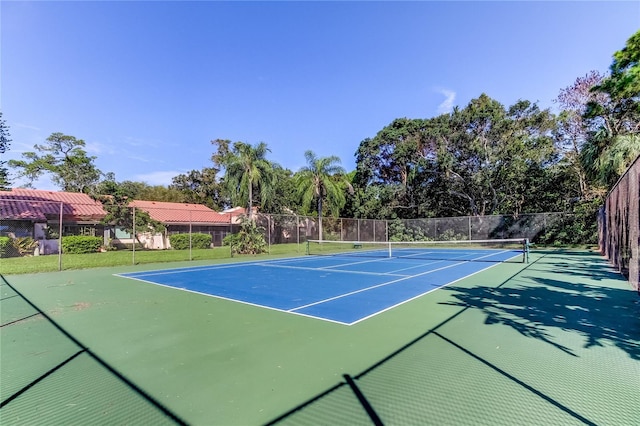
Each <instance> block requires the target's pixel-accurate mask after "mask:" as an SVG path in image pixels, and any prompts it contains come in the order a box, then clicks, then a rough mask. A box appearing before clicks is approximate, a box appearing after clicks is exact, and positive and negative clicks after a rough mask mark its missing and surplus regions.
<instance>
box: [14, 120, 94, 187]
mask: <svg viewBox="0 0 640 426" xmlns="http://www.w3.org/2000/svg"><path fill="white" fill-rule="evenodd" d="M85 145H86V144H85V142H84V141H83V140H82V139H76V138H75V137H74V136H68V135H64V134H62V133H52V134H51V136H49V137H48V138H47V140H46V143H45V144H43V145H38V144H36V145H34V148H35V150H36V151H35V152H33V151H32V152H25V153H24V154H22V157H23V158H24V160H9V166H11V167H14V168H17V169H21V170H22V171H21V172H19V174H18V177H24V178H26V179H27V180H28V185H32V184H33V181H35V180H36V179H38V178H39V177H40V176H42V175H43V174H44V173H49V174H51V180H52V181H53V182H54V183H55V184H56V185H58V186H59V187H60V188H61V189H62V190H63V191H70V192H84V193H88V192H90V190H91V189H92V188H93V187H95V185H96V184H97V183H98V182H99V180H100V177H101V176H102V172H100V170H99V169H98V168H97V167H96V166H95V164H94V163H93V161H94V160H95V159H96V157H89V156H87V153H86V151H85V150H84V149H83V148H84V146H85Z"/></svg>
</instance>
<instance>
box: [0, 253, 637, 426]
mask: <svg viewBox="0 0 640 426" xmlns="http://www.w3.org/2000/svg"><path fill="white" fill-rule="evenodd" d="M169 266H174V265H167V264H163V265H162V267H163V268H164V267H169ZM155 267H156V266H154V265H145V266H137V267H122V268H109V269H92V270H81V271H63V272H59V273H51V274H34V275H15V276H8V277H6V278H7V280H8V281H9V282H10V283H11V284H12V285H15V286H16V288H17V289H18V290H19V291H21V292H23V293H24V294H25V295H26V296H27V297H28V298H29V299H30V300H31V301H32V302H33V303H35V304H36V305H37V306H38V307H39V308H41V309H42V310H43V311H45V312H46V313H47V314H48V315H50V316H51V317H52V318H53V319H54V320H55V321H56V322H58V323H59V324H60V325H61V326H62V327H64V329H66V330H67V331H68V332H69V333H71V334H72V335H73V336H74V337H75V338H76V339H78V340H79V341H80V342H81V344H82V345H83V346H85V347H87V348H89V349H90V350H91V351H92V352H94V353H95V354H97V355H98V356H99V357H101V358H102V359H103V360H105V361H106V362H107V363H108V364H109V365H111V366H112V367H114V368H115V369H116V370H117V371H118V372H120V373H121V374H122V375H123V376H125V377H126V378H128V379H129V380H131V381H132V382H134V383H135V384H136V385H137V386H138V387H140V388H141V389H142V390H143V391H144V392H147V393H148V394H150V395H151V396H152V397H153V398H155V399H156V400H158V401H159V402H160V403H161V404H163V405H164V406H165V407H167V408H168V409H170V410H171V411H172V412H174V413H175V414H176V415H177V416H178V417H180V418H181V419H183V420H185V421H186V422H187V423H190V424H194V425H209V424H222V425H235V424H238V425H256V424H264V423H267V422H269V421H271V420H274V419H276V418H278V417H279V416H281V415H283V414H285V413H287V412H289V411H290V410H291V409H293V408H295V407H297V406H299V405H300V404H302V403H304V402H306V401H309V400H310V399H311V398H313V397H316V396H318V395H320V394H322V393H323V392H325V391H327V390H329V389H330V388H332V387H334V386H336V385H339V384H340V383H343V375H344V374H349V375H351V376H354V377H355V378H356V384H357V385H358V386H359V387H360V389H361V390H362V392H363V394H364V395H365V397H366V398H367V399H368V400H369V402H371V404H372V406H373V408H374V410H376V412H377V413H378V415H379V416H380V418H381V419H382V420H383V422H384V423H385V424H444V423H448V424H491V425H498V424H505V425H506V424H509V425H511V424H573V423H575V424H579V423H589V422H591V423H594V424H616V425H619V424H634V422H635V424H637V419H639V418H640V404H639V403H638V389H639V388H640V303H638V296H637V293H636V292H634V291H633V290H631V289H630V288H629V285H628V283H627V282H626V281H624V280H623V279H622V277H620V276H619V275H618V274H616V273H615V272H614V271H612V270H611V268H610V267H609V266H608V265H607V264H606V262H605V260H604V259H602V258H601V257H600V256H599V255H598V254H596V253H591V252H587V251H566V252H536V253H533V254H532V262H531V263H529V264H528V265H525V264H500V265H496V266H494V267H492V268H491V269H489V270H487V271H485V272H482V273H479V274H476V275H474V276H472V277H469V278H467V279H465V280H463V281H460V282H457V283H455V284H452V285H451V286H449V287H447V288H445V289H441V290H439V291H436V292H433V293H430V294H428V295H425V296H423V297H421V298H418V299H416V300H413V301H411V302H409V303H406V304H404V305H402V306H399V307H397V308H394V309H392V310H390V311H387V312H385V313H383V314H380V315H378V316H376V317H373V318H371V319H368V320H366V321H363V322H361V323H359V324H356V325H354V326H350V327H349V326H344V325H338V324H333V323H329V322H323V321H319V320H315V319H310V318H304V317H300V316H295V315H289V314H286V313H281V312H276V311H271V310H267V309H263V308H258V307H253V306H248V305H243V304H239V303H235V302H231V301H225V300H219V299H216V298H212V297H206V296H202V295H197V294H192V293H187V292H182V291H177V290H175V289H170V288H164V287H160V286H155V285H152V284H146V283H143V282H136V281H132V280H127V279H123V278H119V277H115V276H113V274H114V273H118V272H126V271H132V270H142V269H155ZM14 299H15V298H7V299H4V300H3V302H2V304H1V305H0V307H2V311H3V312H2V318H3V323H4V322H6V321H7V320H8V319H10V318H11V316H12V315H16V318H17V317H18V315H19V313H20V312H22V311H23V310H24V306H21V305H20V303H18V302H17V299H16V300H14ZM8 301H11V304H6V306H7V308H5V302H8ZM5 309H7V311H6V312H4V311H5ZM14 311H15V314H14ZM47 327H48V325H47V324H46V321H45V320H44V319H42V318H41V317H35V318H32V319H30V320H26V321H23V322H19V323H16V324H13V325H9V326H6V327H3V328H2V334H1V335H0V345H1V346H0V349H1V352H0V355H1V358H0V367H1V370H0V372H1V374H2V382H1V388H0V389H1V391H2V398H3V399H4V398H6V397H7V396H8V395H10V394H11V393H12V391H13V390H15V389H16V387H18V388H19V386H20V385H21V384H22V383H24V382H25V381H27V382H28V381H29V380H32V378H33V377H37V376H38V375H39V374H41V372H42V371H43V369H45V370H46V368H47V365H48V364H47V363H49V364H50V365H55V363H56V362H58V360H59V359H60V358H61V357H64V356H65V355H64V354H66V353H68V352H70V349H69V345H70V344H69V342H68V341H65V340H64V339H61V338H60V337H59V336H58V337H57V338H55V339H54V338H52V337H50V336H53V335H54V334H56V333H55V332H51V331H47ZM38 336H39V337H38ZM47 336H49V337H47ZM38 342H40V343H41V344H40V345H38ZM72 346H73V345H72ZM80 358H84V356H81V357H80ZM80 362H81V361H80V360H74V361H71V362H70V363H69V364H68V365H67V366H65V368H67V369H68V370H69V372H68V373H67V374H66V375H65V374H62V372H61V373H60V374H57V373H56V374H57V376H59V377H57V378H56V379H55V380H53V379H46V380H44V381H43V384H42V385H36V386H34V387H33V388H32V389H30V390H28V391H26V392H25V393H24V394H23V395H21V396H20V397H18V398H17V399H15V400H14V401H12V402H10V403H9V404H7V405H6V406H5V407H4V408H2V410H0V420H1V421H2V423H3V424H5V422H6V424H12V423H15V424H29V423H28V422H25V421H24V419H26V418H28V416H27V415H26V413H28V412H33V411H34V410H36V411H37V412H38V413H41V415H43V416H46V413H47V412H48V413H49V415H50V416H51V419H52V420H53V421H52V423H56V421H55V420H56V419H66V420H69V419H71V420H73V419H74V418H78V419H86V418H87V417H86V415H87V413H90V414H91V415H94V414H95V417H93V418H94V419H95V420H96V421H95V423H96V424H100V423H102V424H114V423H120V422H121V419H126V418H128V416H131V417H130V418H131V419H132V421H131V422H130V423H131V424H136V423H139V422H137V421H134V420H133V419H137V418H138V417H136V415H139V413H140V412H141V411H144V410H145V409H147V408H148V407H146V405H145V403H144V402H141V403H131V404H126V403H125V404H122V403H121V402H118V401H120V399H122V398H120V399H119V398H116V397H115V395H120V394H123V393H126V392H130V390H128V389H124V390H123V389H121V387H122V385H121V383H120V384H118V385H115V384H114V385H108V386H110V387H109V389H110V390H109V391H108V394H109V395H114V397H113V398H110V400H113V404H110V405H109V407H108V409H107V408H105V406H104V405H100V404H97V403H96V401H93V402H92V399H91V397H90V395H95V393H96V390H95V389H94V388H95V382H99V380H94V381H91V383H86V381H82V380H78V378H77V377H75V376H74V374H73V372H72V371H71V370H73V369H74V368H75V367H74V366H75V365H76V364H79V363H80ZM82 362H83V363H85V364H86V363H87V362H88V361H86V360H84V359H83V360H82ZM82 368H87V367H82ZM82 368H81V366H80V367H78V370H81V369H82ZM98 369H99V367H98ZM61 370H62V369H61ZM92 371H93V370H92ZM96 374H98V373H96ZM100 374H102V373H100ZM65 377H66V378H65ZM56 386H58V387H60V388H61V389H65V392H56V391H55V390H54V389H55V387H56ZM45 387H46V389H47V390H48V391H47V392H43V391H42V389H44V388H45ZM70 389H71V390H74V391H75V392H69V390H70ZM48 393H53V394H55V398H53V397H51V398H48V399H47V398H46V395H47V394H48ZM73 398H75V399H73ZM71 400H73V401H74V402H72V403H71V405H70V402H69V401H71ZM126 400H127V401H128V400H130V399H129V398H127V399H126ZM74 404H75V405H74ZM118 404H119V405H120V407H121V408H120V409H119V408H118ZM141 406H144V409H142V408H140V407H141ZM55 407H58V408H57V409H56V408H55ZM65 407H66V408H65ZM78 413H82V415H83V416H85V417H74V415H78V416H79V414H78ZM150 416H152V415H151V414H150ZM21 419H22V420H21ZM149 419H151V417H149ZM57 423H60V422H57ZM64 423H65V424H70V423H69V422H67V421H65V422H64ZM75 423H77V424H82V423H83V421H82V420H79V421H76V422H75ZM282 423H284V424H359V423H362V424H367V423H368V417H367V415H366V413H365V411H364V410H363V409H362V407H361V406H360V405H359V403H358V402H357V400H356V399H355V397H354V394H353V392H352V391H351V390H350V389H349V388H348V387H347V386H346V385H342V386H339V387H338V388H337V390H335V391H334V392H330V393H328V394H326V395H324V396H322V397H320V398H318V399H317V400H316V401H314V402H313V403H311V404H309V405H307V406H305V407H304V408H301V409H300V410H298V411H296V412H294V413H292V414H291V415H289V416H287V417H285V418H284V419H283V420H282ZM85 424H86V423H85Z"/></svg>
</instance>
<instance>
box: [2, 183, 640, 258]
mask: <svg viewBox="0 0 640 426" xmlns="http://www.w3.org/2000/svg"><path fill="white" fill-rule="evenodd" d="M636 193H637V190H636ZM5 194H11V193H10V192H9V193H2V194H0V257H2V258H7V257H24V258H29V257H31V258H33V260H32V261H33V262H37V261H38V260H37V259H38V258H40V259H42V256H47V257H50V256H51V255H57V256H58V269H62V268H63V266H62V265H63V260H64V258H65V256H67V255H71V254H74V253H79V252H82V250H84V252H92V253H94V252H118V253H119V256H130V260H131V263H132V264H135V263H137V262H138V261H139V260H140V259H141V258H142V257H144V256H149V257H150V259H151V260H148V261H157V262H162V261H180V260H194V259H211V258H225V257H230V256H231V250H230V248H229V247H228V246H225V237H226V236H227V235H229V234H233V233H236V232H238V230H239V229H240V221H239V219H240V214H241V213H234V214H231V213H225V212H223V213H218V212H214V211H213V210H210V209H208V208H206V207H204V206H198V205H182V204H180V205H178V206H179V207H178V206H176V208H167V207H166V204H168V203H157V206H151V207H150V206H146V207H144V208H143V207H131V206H128V207H121V208H119V210H117V216H118V221H117V222H114V221H113V220H112V221H111V223H120V224H121V225H119V226H117V225H110V224H109V223H108V222H109V220H105V216H106V215H107V212H106V211H105V210H104V208H103V207H102V205H101V204H100V203H98V202H95V203H86V204H78V203H68V202H59V201H55V202H53V201H43V200H31V199H25V198H21V199H11V198H10V197H8V196H5ZM149 203H150V205H151V204H154V203H152V202H149ZM112 214H113V212H112ZM572 216H573V215H570V214H565V213H540V214H524V215H520V216H518V217H513V216H507V215H504V216H464V217H448V218H428V219H403V220H401V219H396V220H374V219H353V218H334V217H324V218H322V225H321V224H320V221H319V220H318V218H317V217H311V216H300V215H294V214H291V215H271V214H257V215H256V216H255V219H256V222H257V225H258V226H259V229H261V230H262V232H263V233H264V238H265V242H266V243H267V247H268V249H269V251H271V249H272V247H273V246H278V245H283V244H290V245H293V246H294V247H292V248H291V250H290V252H292V253H304V252H305V249H304V247H305V245H306V242H307V240H318V239H322V240H329V241H362V242H369V241H375V242H385V241H451V240H487V239H505V238H523V239H524V238H528V239H529V240H531V241H532V242H536V241H541V242H545V243H548V241H550V240H553V235H552V234H551V230H554V229H558V227H559V226H560V227H562V226H563V224H565V223H567V222H568V221H570V220H571V217H572ZM636 217H637V216H636ZM636 223H637V220H636ZM320 229H322V235H320ZM71 236H84V237H91V238H90V239H91V241H92V243H91V244H92V245H87V244H85V243H82V244H85V245H82V244H81V245H82V247H81V249H82V250H80V251H78V250H77V249H73V248H71V247H70V246H68V244H67V243H65V241H70V240H67V239H66V238H65V237H71ZM76 244H79V243H76ZM125 253H129V254H128V255H127V254H125ZM150 253H153V254H150ZM151 256H152V257H151ZM103 257H106V255H105V256H103ZM93 261H95V265H93V263H92V262H93ZM87 262H89V263H88V264H86V265H83V267H91V266H98V265H101V264H102V262H101V259H100V256H99V255H98V256H95V257H93V258H91V260H87ZM625 265H626V264H625Z"/></svg>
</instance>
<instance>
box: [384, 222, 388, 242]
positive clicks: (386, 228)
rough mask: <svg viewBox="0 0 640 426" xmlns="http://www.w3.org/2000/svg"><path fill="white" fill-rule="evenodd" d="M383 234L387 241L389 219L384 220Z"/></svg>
mask: <svg viewBox="0 0 640 426" xmlns="http://www.w3.org/2000/svg"><path fill="white" fill-rule="evenodd" d="M384 236H385V238H386V239H387V241H389V221H388V220H385V221H384Z"/></svg>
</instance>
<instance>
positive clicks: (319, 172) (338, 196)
mask: <svg viewBox="0 0 640 426" xmlns="http://www.w3.org/2000/svg"><path fill="white" fill-rule="evenodd" d="M304 157H305V159H306V160H307V165H306V166H305V167H303V168H301V169H300V170H299V171H298V173H297V174H296V176H295V179H296V185H297V187H298V194H299V195H300V196H301V198H302V205H303V206H304V207H305V208H307V209H308V208H310V206H311V204H312V203H313V202H314V201H315V202H316V207H317V210H316V211H317V212H318V236H319V239H322V214H323V207H324V206H325V205H326V207H327V208H328V210H330V211H331V213H332V214H333V215H334V216H337V214H338V212H339V211H340V209H341V208H342V207H343V206H344V204H345V201H346V198H345V195H344V192H345V189H347V188H351V184H350V183H349V182H348V180H347V179H346V176H345V170H344V169H343V168H342V166H340V165H339V164H340V158H338V157H336V156H335V155H332V156H330V157H317V156H316V155H315V154H314V153H313V151H306V152H305V153H304Z"/></svg>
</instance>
